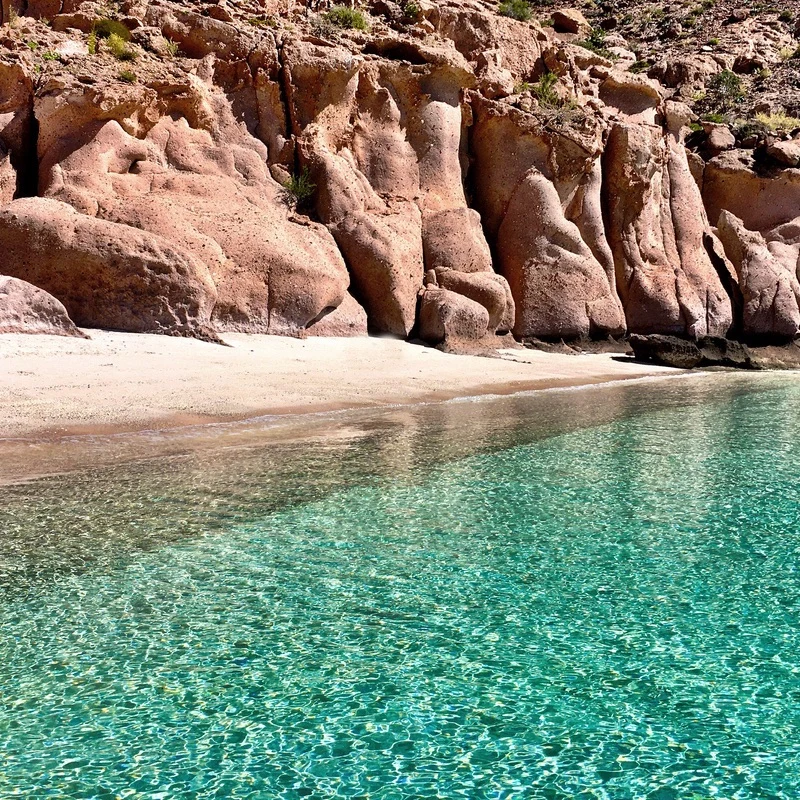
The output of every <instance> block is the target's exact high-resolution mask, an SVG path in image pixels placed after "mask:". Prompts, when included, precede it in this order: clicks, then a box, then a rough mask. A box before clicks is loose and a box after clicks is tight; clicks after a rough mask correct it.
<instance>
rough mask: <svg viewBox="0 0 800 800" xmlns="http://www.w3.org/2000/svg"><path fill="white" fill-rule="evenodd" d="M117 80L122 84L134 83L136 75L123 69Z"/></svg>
mask: <svg viewBox="0 0 800 800" xmlns="http://www.w3.org/2000/svg"><path fill="white" fill-rule="evenodd" d="M119 79H120V80H121V81H123V82H124V83H136V73H135V72H134V71H133V70H130V69H124V70H122V72H120V74H119Z"/></svg>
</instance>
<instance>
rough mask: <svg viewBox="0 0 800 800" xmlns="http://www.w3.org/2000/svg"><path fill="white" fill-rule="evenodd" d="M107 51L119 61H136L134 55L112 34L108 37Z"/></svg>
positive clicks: (119, 38)
mask: <svg viewBox="0 0 800 800" xmlns="http://www.w3.org/2000/svg"><path fill="white" fill-rule="evenodd" d="M108 49H109V50H110V51H111V55H113V56H114V58H116V59H118V60H119V61H134V60H135V59H136V53H134V52H133V50H131V48H130V47H128V45H127V44H126V43H125V40H124V39H123V38H122V37H121V36H117V34H116V33H112V34H111V36H109V37H108Z"/></svg>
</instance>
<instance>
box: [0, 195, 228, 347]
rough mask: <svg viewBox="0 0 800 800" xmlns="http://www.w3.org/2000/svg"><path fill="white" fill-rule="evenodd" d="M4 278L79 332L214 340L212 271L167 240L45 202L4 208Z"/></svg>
mask: <svg viewBox="0 0 800 800" xmlns="http://www.w3.org/2000/svg"><path fill="white" fill-rule="evenodd" d="M0 254H2V255H0V272H2V273H5V274H6V275H11V276H12V277H15V278H20V279H22V280H23V281H27V282H28V283H32V284H33V285H34V286H37V287H39V288H41V289H44V290H45V291H46V292H48V293H49V294H51V295H53V296H54V297H55V298H57V300H59V301H60V302H61V303H63V305H64V307H65V308H66V310H67V312H68V314H69V316H70V317H71V318H72V319H73V320H74V321H75V323H76V324H78V325H80V326H82V327H89V328H109V329H111V330H125V331H133V332H137V333H179V334H185V335H206V336H208V335H210V325H209V323H210V318H211V310H212V308H213V305H214V299H215V297H216V290H215V288H214V283H213V281H212V280H211V275H210V274H209V271H208V268H207V267H206V265H205V264H204V263H203V262H202V261H200V260H198V259H196V258H194V257H193V256H192V255H191V254H190V253H189V252H187V251H186V250H182V249H180V248H178V247H175V246H174V245H172V244H171V243H170V242H169V241H168V240H167V239H165V238H163V237H160V236H155V235H153V234H151V233H145V232H144V231H140V230H136V229H135V228H131V227H129V226H127V225H120V224H117V223H114V222H107V221H105V220H100V219H96V218H94V217H90V216H88V215H86V214H79V213H78V212H77V211H75V209H74V208H72V206H70V205H67V204H66V203H62V202H59V201H58V200H51V199H46V198H42V197H33V198H26V199H23V200H15V201H14V202H13V203H10V204H8V205H6V206H4V207H3V208H0Z"/></svg>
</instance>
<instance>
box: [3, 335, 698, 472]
mask: <svg viewBox="0 0 800 800" xmlns="http://www.w3.org/2000/svg"><path fill="white" fill-rule="evenodd" d="M89 333H90V335H91V337H92V338H91V339H88V340H87V339H70V338H66V337H54V336H31V335H24V334H20V335H10V336H3V337H0V369H1V370H2V375H3V378H2V380H0V411H1V412H2V419H3V423H2V426H0V485H11V484H19V483H24V482H27V481H30V480H35V479H37V478H44V477H48V476H52V475H59V474H64V473H67V472H73V471H75V470H80V469H84V468H95V467H97V468H103V467H108V466H114V465H118V464H123V463H130V462H133V461H141V460H149V459H151V458H158V457H161V456H176V455H182V454H191V453H196V452H199V451H207V450H214V449H215V448H216V449H221V448H227V447H241V446H249V445H254V444H264V443H265V442H267V441H269V442H281V443H286V442H291V441H296V440H305V441H308V440H319V441H320V442H323V443H324V442H325V441H327V440H331V439H332V438H335V437H342V436H344V437H357V436H360V435H363V431H364V428H365V426H366V427H367V428H368V427H369V424H370V422H369V420H370V418H371V417H372V413H373V412H374V413H384V412H385V413H392V414H396V415H397V416H398V418H400V419H401V422H400V424H403V423H402V417H403V415H404V414H408V413H413V409H415V408H419V407H420V406H423V405H435V404H449V403H451V402H454V403H460V402H465V403H467V402H470V401H473V400H476V401H477V400H483V399H485V400H487V401H488V400H491V399H493V398H496V399H501V398H513V397H514V396H517V395H519V396H524V395H526V394H532V393H539V392H549V391H559V390H570V389H581V388H590V387H597V388H598V389H602V388H605V387H609V388H610V387H614V386H617V387H620V386H624V385H627V384H630V383H635V382H638V381H640V380H643V379H647V380H650V379H656V380H659V379H662V378H670V377H681V376H684V377H685V376H686V375H688V374H689V373H687V372H685V371H683V370H676V369H673V368H669V367H658V366H654V365H649V364H641V363H638V362H634V361H632V360H630V361H629V360H624V359H623V360H619V356H618V355H617V354H575V355H566V354H554V353H545V352H541V351H536V350H522V349H520V350H509V351H506V352H505V353H500V357H499V358H486V357H481V356H465V355H451V354H445V353H441V352H440V351H438V350H433V349H430V348H427V347H423V346H420V345H414V344H410V343H407V342H403V341H400V340H394V339H373V338H358V339H356V338H353V339H327V338H326V339H323V338H309V339H290V338H286V337H277V336H266V335H263V336H262V335H252V334H233V335H228V336H226V340H229V341H230V343H231V344H232V347H220V346H219V345H215V344H209V343H206V342H200V341H197V340H193V339H181V338H174V337H168V336H156V335H149V334H123V333H111V332H107V331H89ZM359 412H360V413H359Z"/></svg>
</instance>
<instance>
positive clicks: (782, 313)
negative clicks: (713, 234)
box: [717, 211, 800, 340]
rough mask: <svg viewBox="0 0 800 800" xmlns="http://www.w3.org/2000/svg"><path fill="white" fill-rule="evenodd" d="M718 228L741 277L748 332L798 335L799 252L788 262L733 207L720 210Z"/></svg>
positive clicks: (787, 336) (762, 336) (764, 336)
mask: <svg viewBox="0 0 800 800" xmlns="http://www.w3.org/2000/svg"><path fill="white" fill-rule="evenodd" d="M717 228H718V231H719V236H720V239H721V240H722V243H723V245H724V246H725V252H726V253H727V254H728V257H729V258H730V260H731V261H732V262H733V265H734V267H735V268H736V273H737V275H738V277H739V286H740V287H741V290H742V296H743V298H744V311H743V329H744V333H745V334H746V335H749V336H750V337H756V338H758V339H762V340H763V339H768V338H770V337H773V336H777V337H784V338H785V339H787V340H789V339H794V338H795V337H796V336H797V335H798V333H800V283H798V280H797V256H796V254H794V258H793V259H792V260H790V261H789V263H784V262H783V261H782V259H780V258H778V257H776V256H775V255H774V254H773V253H772V252H770V249H769V248H768V246H767V243H766V242H765V241H764V237H763V236H762V235H761V234H760V233H757V232H755V231H749V230H747V228H745V227H744V225H743V224H742V221H741V220H740V219H738V218H737V217H735V216H734V215H733V214H731V213H730V212H729V211H723V212H722V213H721V214H720V217H719V222H718V223H717Z"/></svg>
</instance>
